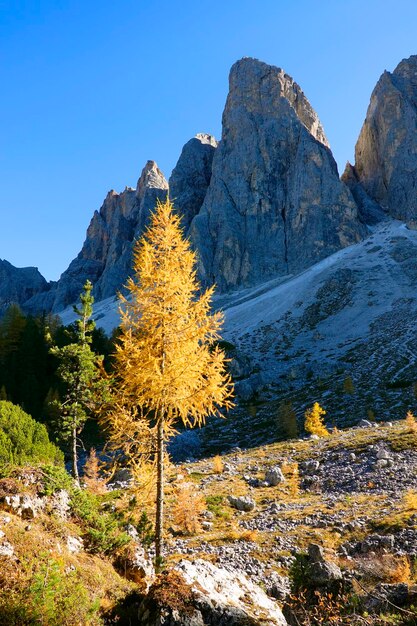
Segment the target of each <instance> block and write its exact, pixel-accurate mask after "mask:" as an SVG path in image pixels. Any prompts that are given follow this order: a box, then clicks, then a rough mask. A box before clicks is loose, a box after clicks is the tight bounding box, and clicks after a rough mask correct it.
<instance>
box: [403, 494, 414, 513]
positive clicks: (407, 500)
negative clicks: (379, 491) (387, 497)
mask: <svg viewBox="0 0 417 626" xmlns="http://www.w3.org/2000/svg"><path fill="white" fill-rule="evenodd" d="M403 505H404V508H405V510H406V511H417V491H415V490H414V489H409V490H408V491H406V492H405V493H404V495H403Z"/></svg>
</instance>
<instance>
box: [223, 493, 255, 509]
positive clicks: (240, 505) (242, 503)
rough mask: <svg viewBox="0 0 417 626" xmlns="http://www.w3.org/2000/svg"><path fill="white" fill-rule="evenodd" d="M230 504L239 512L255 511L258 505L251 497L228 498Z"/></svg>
mask: <svg viewBox="0 0 417 626" xmlns="http://www.w3.org/2000/svg"><path fill="white" fill-rule="evenodd" d="M228 500H229V504H230V506H232V507H233V508H234V509H237V510H238V511H245V512H248V511H253V510H254V508H255V506H256V503H255V500H253V499H252V498H250V497H249V496H237V497H236V496H228Z"/></svg>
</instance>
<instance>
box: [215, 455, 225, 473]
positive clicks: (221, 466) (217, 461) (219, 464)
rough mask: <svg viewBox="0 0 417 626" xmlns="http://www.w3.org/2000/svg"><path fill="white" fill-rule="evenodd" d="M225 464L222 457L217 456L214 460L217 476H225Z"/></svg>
mask: <svg viewBox="0 0 417 626" xmlns="http://www.w3.org/2000/svg"><path fill="white" fill-rule="evenodd" d="M223 471H224V464H223V461H222V458H221V456H219V455H217V456H215V457H214V459H213V472H214V473H215V474H223Z"/></svg>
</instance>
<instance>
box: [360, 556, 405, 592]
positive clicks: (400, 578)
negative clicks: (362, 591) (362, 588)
mask: <svg viewBox="0 0 417 626" xmlns="http://www.w3.org/2000/svg"><path fill="white" fill-rule="evenodd" d="M355 569H356V570H357V571H358V572H359V573H360V574H361V579H362V580H363V582H364V583H365V584H372V585H373V584H376V583H378V582H384V583H390V584H393V583H408V582H410V579H411V565H410V561H409V559H408V558H407V557H406V556H398V555H395V554H372V555H368V556H366V557H358V558H356V559H355Z"/></svg>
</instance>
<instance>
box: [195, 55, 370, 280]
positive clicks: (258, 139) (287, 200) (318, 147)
mask: <svg viewBox="0 0 417 626" xmlns="http://www.w3.org/2000/svg"><path fill="white" fill-rule="evenodd" d="M229 84H230V89H229V94H228V97H227V101H226V106H225V110H224V113H223V132H222V140H221V142H220V144H219V147H218V148H217V150H216V152H215V155H214V158H213V170H212V177H211V181H210V185H209V188H208V191H207V194H206V197H205V200H204V203H203V206H202V208H201V211H200V213H199V214H198V215H197V216H196V217H195V218H194V220H193V222H192V224H191V227H190V237H191V239H192V240H193V243H194V245H195V247H196V248H197V250H198V251H199V256H200V259H201V267H200V274H201V278H202V280H203V281H204V282H205V283H206V284H210V283H212V282H216V283H217V285H218V288H219V289H220V290H222V291H228V290H231V289H234V288H236V287H238V286H241V285H244V286H245V285H251V284H256V283H257V282H259V281H261V280H265V279H267V278H269V277H273V276H277V275H285V274H288V273H292V272H297V271H299V270H302V269H304V268H306V267H308V266H309V265H312V264H313V263H315V262H317V261H319V260H320V259H322V258H324V257H325V256H327V255H329V254H331V253H333V252H335V251H336V250H338V249H340V248H342V247H344V246H346V245H349V244H351V243H354V242H356V241H358V240H359V239H360V238H361V237H362V236H363V235H364V233H365V228H364V226H363V225H362V224H361V223H360V221H359V218H358V212H357V207H356V204H355V202H354V200H353V198H352V195H351V193H350V191H349V190H348V189H347V187H346V186H345V185H344V184H343V183H342V182H341V181H340V179H339V176H338V172H337V166H336V163H335V161H334V159H333V156H332V154H331V151H330V149H329V147H328V143H327V140H326V138H325V135H324V132H323V128H322V126H321V124H320V121H319V119H318V117H317V115H316V114H315V112H314V110H313V109H312V107H311V105H310V104H309V102H308V100H307V98H306V97H305V95H304V94H303V92H302V91H301V89H300V87H299V86H298V85H297V84H296V83H295V82H294V81H293V79H292V78H291V77H290V76H288V75H287V74H285V72H284V71H283V70H281V69H279V68H277V67H273V66H270V65H267V64H265V63H262V62H260V61H257V60H255V59H250V58H244V59H242V60H240V61H238V62H237V63H235V64H234V65H233V67H232V69H231V72H230V79H229Z"/></svg>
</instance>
